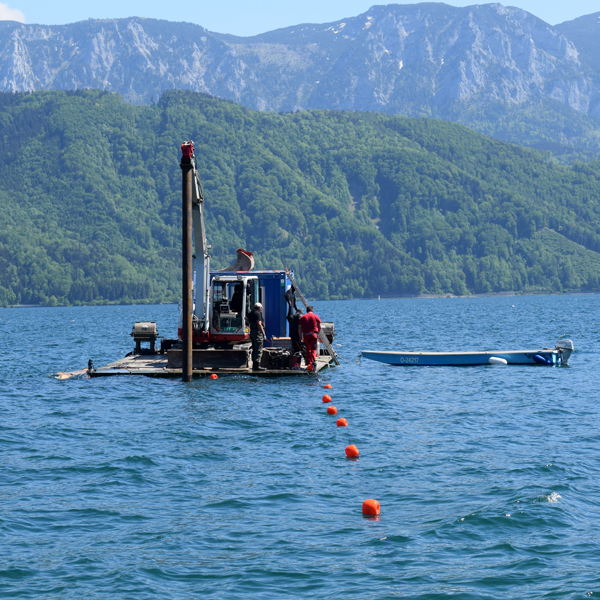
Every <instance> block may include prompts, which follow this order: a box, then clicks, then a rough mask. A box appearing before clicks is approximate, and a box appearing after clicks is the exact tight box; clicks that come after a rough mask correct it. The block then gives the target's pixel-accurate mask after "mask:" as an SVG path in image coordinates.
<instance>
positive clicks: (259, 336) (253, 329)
mask: <svg viewBox="0 0 600 600" xmlns="http://www.w3.org/2000/svg"><path fill="white" fill-rule="evenodd" d="M246 322H247V323H248V325H249V326H250V339H251V340H252V370H253V371H265V370H266V369H265V368H264V367H261V366H260V360H261V358H262V353H263V342H264V341H265V337H266V335H265V328H264V326H263V323H264V322H265V320H264V318H263V314H262V304H261V303H260V302H257V303H256V304H255V305H254V310H252V311H250V313H248V316H247V317H246Z"/></svg>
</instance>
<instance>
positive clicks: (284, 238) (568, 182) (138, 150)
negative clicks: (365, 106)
mask: <svg viewBox="0 0 600 600" xmlns="http://www.w3.org/2000/svg"><path fill="white" fill-rule="evenodd" d="M0 125H1V127H0V132H1V136H0V203H1V206H2V210H1V212H0V304H2V305H7V304H14V303H23V304H34V303H49V304H55V303H60V304H63V303H65V304H66V303H71V304H76V303H91V302H134V301H135V302H137V301H174V300H176V299H177V298H178V297H179V281H180V214H181V213H180V204H181V191H180V190H181V171H180V169H179V146H180V144H181V142H182V141H184V140H188V139H193V140H194V142H195V146H196V155H197V157H198V163H199V170H200V174H201V177H202V180H203V184H204V190H205V197H206V210H207V234H208V239H209V243H211V244H212V246H213V253H214V254H213V265H214V267H224V266H226V265H227V264H230V262H231V261H232V259H233V258H234V254H235V250H236V249H237V248H238V247H243V248H246V249H248V250H252V251H253V252H254V253H255V256H256V258H257V266H258V267H259V268H282V267H284V266H286V267H290V268H292V269H294V270H295V272H296V273H297V275H298V276H299V280H300V283H301V285H302V286H303V288H304V290H305V292H306V293H307V294H309V295H310V296H312V297H318V298H342V297H363V296H372V295H377V294H381V295H404V294H419V293H423V292H427V293H454V294H466V293H468V292H500V291H506V290H515V291H566V290H598V289H599V287H600V284H599V280H598V276H599V274H600V161H595V162H592V163H589V164H583V163H576V164H575V165H573V166H571V167H567V166H562V165H558V164H555V163H554V162H553V161H552V160H551V159H550V158H549V155H544V154H540V153H538V152H536V151H534V150H531V149H525V148H520V147H517V146H513V145H509V144H505V143H502V142H499V141H495V140H492V139H489V138H487V137H485V136H483V135H480V134H477V133H474V132H473V131H471V130H469V129H467V128H465V127H461V126H459V125H454V124H451V123H447V122H442V121H435V120H428V119H408V118H403V117H392V116H387V115H382V114H374V113H344V112H327V111H309V112H298V113H293V114H284V115H276V114H273V113H261V112H255V111H252V110H249V109H246V108H243V107H240V106H238V105H235V104H233V103H230V102H227V101H223V100H219V99H216V98H212V97H208V96H204V95H201V94H196V93H191V92H169V93H166V94H165V95H164V96H163V97H162V98H161V99H160V101H159V102H158V103H157V104H155V105H152V106H131V105H129V104H127V103H125V102H123V101H122V99H121V98H120V97H118V96H115V95H112V94H108V93H105V92H96V91H85V92H71V93H69V92H39V93H34V94H0Z"/></svg>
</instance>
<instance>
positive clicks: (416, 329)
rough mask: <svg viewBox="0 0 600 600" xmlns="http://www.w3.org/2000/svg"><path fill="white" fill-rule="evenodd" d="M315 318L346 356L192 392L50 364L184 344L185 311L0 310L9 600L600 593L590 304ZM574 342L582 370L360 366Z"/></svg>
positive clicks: (467, 304) (366, 307)
mask: <svg viewBox="0 0 600 600" xmlns="http://www.w3.org/2000/svg"><path fill="white" fill-rule="evenodd" d="M315 309H316V312H317V313H319V314H320V315H321V317H322V318H323V319H324V320H334V321H335V322H336V329H337V339H336V344H340V346H338V347H337V349H338V351H339V353H340V355H341V357H342V358H344V359H345V361H344V362H343V363H342V366H341V367H340V368H336V369H331V370H328V371H325V372H323V373H322V374H321V375H320V376H319V378H318V379H317V378H313V379H308V378H306V379H305V378H299V379H293V378H290V379H277V380H264V379H258V378H252V377H241V376H236V377H221V378H219V379H218V380H216V381H211V380H207V379H202V380H195V381H194V382H193V383H191V384H183V383H182V382H181V381H179V380H155V379H149V378H144V377H133V376H120V377H111V378H100V379H74V380H73V379H72V380H66V381H58V380H56V379H55V378H54V377H53V376H52V375H53V374H54V373H56V372H57V371H65V370H72V369H78V368H83V367H85V366H86V365H87V360H88V358H91V359H93V360H94V363H95V365H96V366H101V365H103V364H106V363H108V362H111V361H112V360H115V359H116V358H120V357H121V356H123V355H124V354H125V353H127V352H128V351H129V350H131V348H132V346H133V342H132V339H131V338H130V337H129V333H130V331H131V327H132V325H133V322H134V321H135V320H146V319H148V320H156V321H157V323H158V328H159V333H160V334H161V335H165V336H173V334H174V332H175V328H176V323H177V316H178V315H177V309H176V307H175V306H144V307H141V306H120V307H81V308H29V309H27V308H22V309H4V310H0V339H1V340H2V344H1V347H0V398H1V402H0V457H1V466H0V539H1V543H0V596H1V597H3V598H13V597H14V598H36V599H37V598H72V599H77V600H79V599H81V598H119V599H122V598H123V599H125V598H126V599H139V600H146V599H161V600H162V599H166V598H177V599H179V598H186V599H188V598H203V599H204V598H215V599H274V600H275V599H287V598H289V599H291V598H311V599H312V598H314V599H325V598H340V599H341V598H343V599H354V598H356V599H359V598H360V599H364V598H373V599H378V600H380V599H385V598H423V599H428V600H431V599H436V598H447V597H449V596H452V597H453V598H456V599H478V600H479V599H487V598H503V599H504V598H519V599H529V598H531V599H533V598H535V599H538V598H552V599H555V598H588V597H592V598H594V597H596V595H600V571H599V569H598V563H599V559H600V427H599V425H600V419H599V413H600V409H599V407H598V375H597V373H598V361H599V358H600V347H599V346H600V325H599V322H600V296H596V295H594V296H591V295H590V296H546V297H502V298H471V299H431V300H381V301H377V300H373V301H347V302H320V303H315ZM562 335H565V336H566V337H570V338H571V339H573V341H574V344H575V348H576V350H575V353H574V354H573V355H572V357H571V360H570V363H571V366H570V367H560V368H554V367H537V366H530V367H524V366H523V367H520V366H514V367H487V366H486V367H466V368H451V367H437V368H427V367H390V366H385V365H380V364H378V363H374V362H370V361H367V360H363V361H362V362H358V361H357V359H358V357H359V351H360V350H363V349H378V348H385V349H390V350H399V349H406V350H467V349H473V350H511V349H526V348H530V347H532V348H535V347H540V346H543V345H545V346H554V344H555V342H556V341H557V339H558V338H559V337H560V336H562ZM326 383H331V384H332V386H333V390H332V391H331V395H332V397H333V404H334V405H335V406H336V407H337V408H338V411H339V414H338V416H341V417H342V416H343V417H346V418H347V419H348V421H349V427H347V428H336V426H335V418H336V417H331V416H328V415H327V414H326V411H325V408H326V405H324V404H323V403H322V402H321V397H322V395H323V393H324V390H323V385H324V384H326ZM350 442H351V443H354V444H356V445H357V447H358V449H359V451H360V457H359V459H358V460H348V459H346V457H345V454H344V448H345V446H346V445H348V444H349V443H350ZM366 498H375V499H377V500H379V502H380V503H381V516H380V518H379V520H373V519H367V518H364V517H363V516H362V514H361V505H362V502H363V500H365V499H366ZM592 593H593V596H591V594H592Z"/></svg>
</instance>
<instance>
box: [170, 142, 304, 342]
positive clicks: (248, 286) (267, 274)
mask: <svg viewBox="0 0 600 600" xmlns="http://www.w3.org/2000/svg"><path fill="white" fill-rule="evenodd" d="M181 152H182V160H185V159H188V160H189V161H190V164H191V166H192V181H193V184H192V224H193V233H194V246H195V251H196V253H195V267H196V268H195V272H194V279H193V281H194V289H193V315H192V331H193V335H192V341H193V345H194V348H198V349H200V348H207V347H217V348H226V347H232V346H234V345H237V344H242V343H245V342H248V341H249V340H250V335H249V334H250V332H249V330H248V328H247V325H246V319H245V317H246V315H247V314H248V313H249V312H250V311H251V310H252V308H253V307H254V304H255V303H257V302H260V303H261V304H262V305H263V314H264V317H265V332H266V334H267V338H268V339H269V340H272V339H273V338H279V337H285V336H286V325H287V321H286V316H287V315H288V312H289V311H290V310H291V305H290V303H289V302H288V300H286V291H288V290H290V288H291V287H292V280H293V274H291V273H289V272H286V271H254V270H253V269H254V265H255V262H254V255H253V253H252V252H249V251H247V250H244V249H242V248H239V249H238V250H237V258H236V260H235V262H234V263H233V264H232V265H230V266H229V267H227V268H225V269H221V270H220V271H213V272H211V270H210V255H209V253H208V252H209V250H210V249H211V246H210V245H209V244H208V243H207V240H206V228H205V224H204V193H203V190H202V184H201V182H200V175H199V174H198V169H197V163H196V158H195V155H194V142H193V141H189V142H184V143H183V144H182V146H181ZM289 297H290V294H289V293H288V298H289ZM294 300H295V299H294ZM178 337H179V339H182V317H181V316H180V322H179V328H178Z"/></svg>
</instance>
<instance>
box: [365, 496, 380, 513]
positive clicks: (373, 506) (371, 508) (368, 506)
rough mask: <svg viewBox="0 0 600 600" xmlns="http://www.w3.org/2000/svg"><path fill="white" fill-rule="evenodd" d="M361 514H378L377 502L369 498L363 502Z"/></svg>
mask: <svg viewBox="0 0 600 600" xmlns="http://www.w3.org/2000/svg"><path fill="white" fill-rule="evenodd" d="M362 510H363V515H366V516H369V517H376V516H377V515H378V514H379V502H377V500H373V499H372V498H369V500H365V501H364V502H363V509H362Z"/></svg>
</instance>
